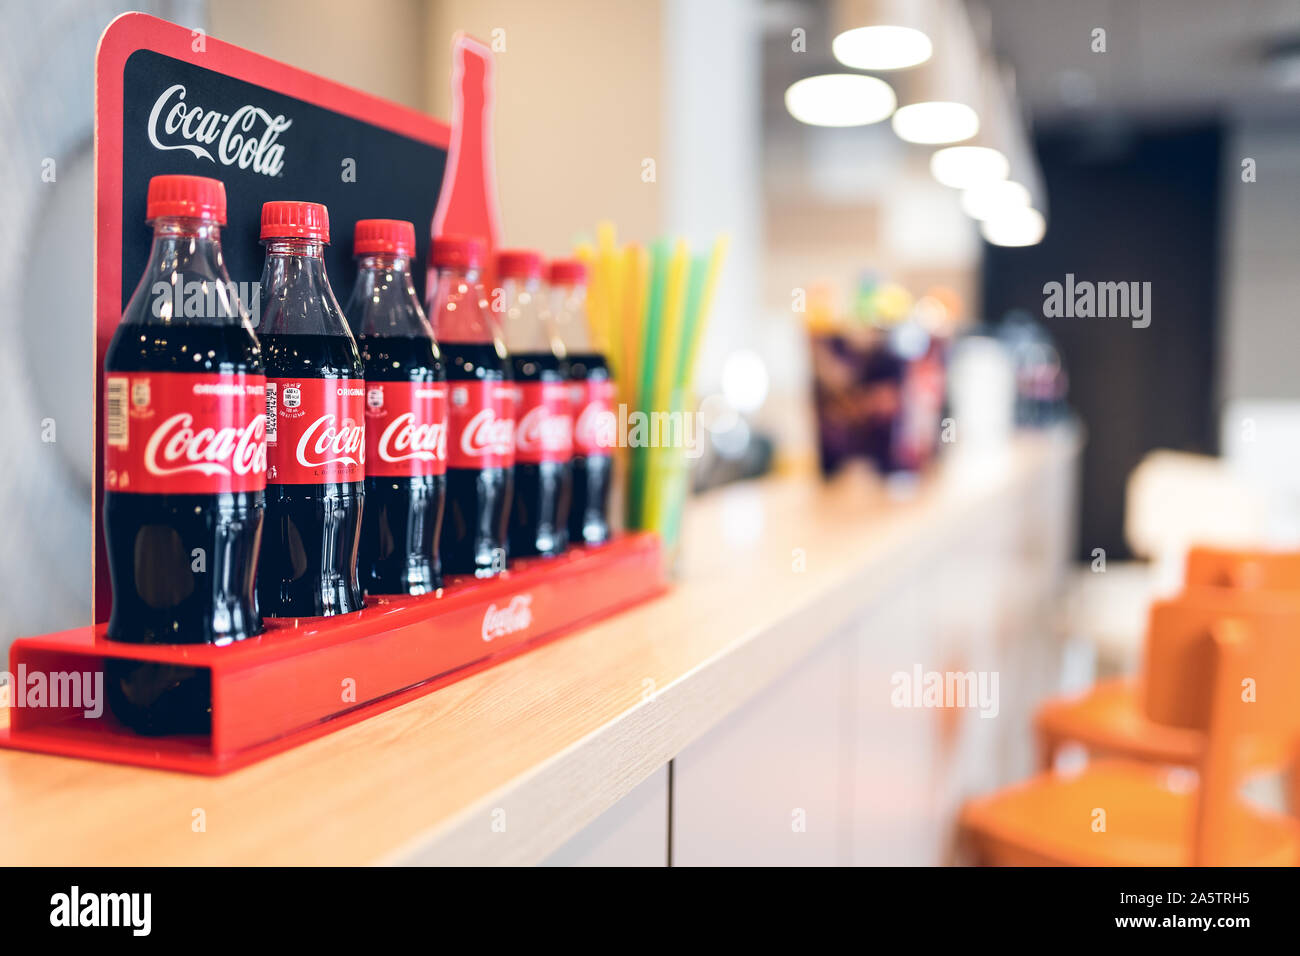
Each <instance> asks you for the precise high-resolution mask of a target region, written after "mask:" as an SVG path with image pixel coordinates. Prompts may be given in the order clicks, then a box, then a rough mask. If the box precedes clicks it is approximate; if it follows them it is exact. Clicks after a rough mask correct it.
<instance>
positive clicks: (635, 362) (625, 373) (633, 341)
mask: <svg viewBox="0 0 1300 956" xmlns="http://www.w3.org/2000/svg"><path fill="white" fill-rule="evenodd" d="M623 260H624V261H623V266H624V270H625V276H626V286H625V288H624V293H623V303H622V306H623V314H622V316H621V319H622V324H623V369H622V376H621V378H620V380H619V382H618V388H619V390H620V393H621V394H622V398H623V401H624V402H626V403H627V404H628V405H630V406H631V407H633V408H635V407H636V401H637V392H636V390H637V383H638V382H640V381H641V341H642V337H643V335H644V332H643V329H644V325H645V322H644V319H645V309H646V299H647V296H648V295H649V285H650V256H649V255H648V254H647V253H646V250H645V247H644V246H641V245H639V244H638V243H635V242H634V243H630V244H629V245H628V246H627V248H626V249H624V250H623ZM616 321H617V319H616Z"/></svg>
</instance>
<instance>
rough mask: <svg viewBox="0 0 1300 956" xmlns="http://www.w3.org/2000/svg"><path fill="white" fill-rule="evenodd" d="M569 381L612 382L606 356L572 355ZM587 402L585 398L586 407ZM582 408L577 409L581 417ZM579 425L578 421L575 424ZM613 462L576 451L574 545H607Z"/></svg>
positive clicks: (571, 530)
mask: <svg viewBox="0 0 1300 956" xmlns="http://www.w3.org/2000/svg"><path fill="white" fill-rule="evenodd" d="M568 373H569V381H570V382H581V383H583V385H584V386H585V385H586V383H587V382H588V381H589V380H590V381H601V380H608V379H609V366H608V365H606V364H605V357H604V356H603V355H600V354H598V353H595V352H588V353H579V354H576V355H570V356H569V368H568ZM585 402H586V400H585V398H584V400H583V404H585ZM580 411H581V408H577V409H575V410H574V414H575V415H576V414H578V413H579V412H580ZM575 424H576V422H575ZM613 471H614V459H613V458H612V457H611V456H609V455H583V454H580V453H579V451H578V448H577V446H575V447H574V452H573V502H572V504H571V505H570V507H569V540H570V541H571V542H572V543H573V544H604V543H605V542H606V541H608V540H609V492H610V488H611V486H612V484H613V478H614V475H613Z"/></svg>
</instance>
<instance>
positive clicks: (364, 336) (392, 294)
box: [344, 219, 447, 594]
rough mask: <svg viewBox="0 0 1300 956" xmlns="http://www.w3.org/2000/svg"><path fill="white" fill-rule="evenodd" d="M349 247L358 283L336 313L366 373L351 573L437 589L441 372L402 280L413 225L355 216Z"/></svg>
mask: <svg viewBox="0 0 1300 956" xmlns="http://www.w3.org/2000/svg"><path fill="white" fill-rule="evenodd" d="M352 251H353V254H354V255H355V256H356V258H357V281H356V284H355V285H354V286H353V287H352V296H351V298H350V299H349V300H348V304H347V307H346V308H345V309H344V313H345V314H346V315H347V319H348V324H349V325H350V326H351V328H352V332H353V334H354V335H355V336H356V339H357V346H358V348H360V350H361V361H362V364H363V365H364V366H365V374H366V507H365V512H364V514H363V515H362V520H361V545H360V548H359V550H358V554H357V567H358V573H359V574H360V576H361V586H362V587H363V588H364V589H365V590H366V591H367V592H368V593H370V594H428V593H429V592H430V591H435V590H437V589H438V588H440V587H442V572H441V566H440V562H439V559H438V532H439V529H440V528H441V525H442V512H443V503H444V499H445V496H446V491H447V474H446V473H447V376H446V373H445V371H444V370H443V367H442V355H441V354H440V353H439V351H438V345H437V343H436V342H435V341H434V340H433V331H432V329H431V328H430V327H429V321H428V319H426V318H425V315H424V310H423V309H422V308H420V302H419V299H417V298H416V295H415V284H414V282H413V281H412V277H411V255H412V253H413V252H414V251H415V226H414V225H413V224H412V223H409V222H402V221H398V220H394V219H362V220H360V221H359V222H358V223H357V224H356V229H355V232H354V238H353V243H352Z"/></svg>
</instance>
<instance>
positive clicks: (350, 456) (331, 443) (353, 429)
mask: <svg viewBox="0 0 1300 956" xmlns="http://www.w3.org/2000/svg"><path fill="white" fill-rule="evenodd" d="M365 441H366V429H365V426H364V425H355V424H352V423H350V422H347V421H345V422H344V423H343V424H342V425H339V423H338V419H337V418H335V416H334V415H333V414H328V415H322V416H321V417H320V418H318V419H316V420H315V421H314V422H312V423H311V425H310V426H309V427H308V428H307V430H306V431H305V432H303V433H302V437H301V438H300V439H298V463H299V464H300V465H303V466H305V467H307V468H319V467H320V466H321V465H328V464H330V463H331V462H338V463H339V464H344V465H360V464H363V463H364V462H365V456H364V454H363V453H362V449H363V448H365ZM326 456H329V457H326Z"/></svg>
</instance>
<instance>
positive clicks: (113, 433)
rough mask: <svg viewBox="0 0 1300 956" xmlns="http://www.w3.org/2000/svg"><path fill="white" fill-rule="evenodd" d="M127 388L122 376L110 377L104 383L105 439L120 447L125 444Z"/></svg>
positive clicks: (123, 446)
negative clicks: (105, 409)
mask: <svg viewBox="0 0 1300 956" xmlns="http://www.w3.org/2000/svg"><path fill="white" fill-rule="evenodd" d="M127 390H128V385H127V380H126V379H124V378H110V379H109V380H108V381H107V382H105V383H104V395H105V397H106V398H107V403H106V404H107V406H108V435H107V438H105V441H107V442H108V443H109V444H110V445H117V446H120V447H122V448H125V447H126V445H127V422H128V420H129V418H128V416H127V413H126V400H127Z"/></svg>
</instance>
